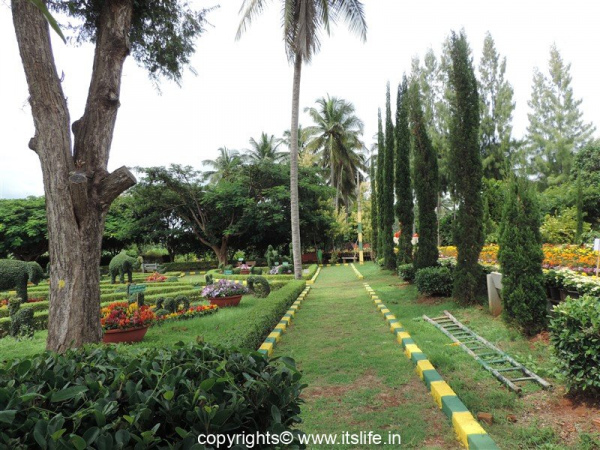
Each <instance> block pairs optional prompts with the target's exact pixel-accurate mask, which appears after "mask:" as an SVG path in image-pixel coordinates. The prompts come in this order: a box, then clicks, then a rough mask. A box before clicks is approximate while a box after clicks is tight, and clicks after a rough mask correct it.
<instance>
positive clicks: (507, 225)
mask: <svg viewBox="0 0 600 450" xmlns="http://www.w3.org/2000/svg"><path fill="white" fill-rule="evenodd" d="M499 246H500V249H499V250H498V261H499V262H500V269H501V272H502V303H503V305H504V310H503V316H504V318H505V319H506V320H507V321H508V322H511V323H514V324H515V325H517V326H518V327H520V328H521V330H522V331H523V332H524V333H526V334H528V335H535V334H537V333H539V332H540V331H541V330H543V329H544V328H545V325H546V322H547V311H546V290H545V287H544V275H543V273H542V261H543V259H544V253H543V251H542V237H541V235H540V214H539V209H538V206H537V198H536V195H535V192H534V191H533V189H532V188H531V186H530V185H529V184H528V182H527V181H525V180H516V181H513V182H511V183H510V185H509V187H508V190H507V195H506V198H505V202H504V211H503V214H502V223H501V226H500V240H499Z"/></svg>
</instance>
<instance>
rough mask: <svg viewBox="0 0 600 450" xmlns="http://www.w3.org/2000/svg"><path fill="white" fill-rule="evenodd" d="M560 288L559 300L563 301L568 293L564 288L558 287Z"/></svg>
mask: <svg viewBox="0 0 600 450" xmlns="http://www.w3.org/2000/svg"><path fill="white" fill-rule="evenodd" d="M559 290H560V301H561V302H564V301H565V299H566V298H567V296H568V295H569V293H568V292H567V290H566V289H562V288H561V289H559Z"/></svg>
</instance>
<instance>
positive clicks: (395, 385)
mask: <svg viewBox="0 0 600 450" xmlns="http://www.w3.org/2000/svg"><path fill="white" fill-rule="evenodd" d="M357 267H358V268H359V270H362V267H363V266H357ZM362 283H363V282H362V280H358V279H357V277H356V275H355V274H354V272H353V271H352V268H351V267H348V266H337V267H327V268H323V269H322V271H321V274H320V275H319V277H318V279H317V281H316V283H315V285H314V286H313V288H312V290H311V291H310V294H309V295H308V297H307V298H306V300H305V301H304V302H303V304H302V309H301V310H300V311H299V312H298V314H296V316H295V318H294V320H293V322H292V326H291V327H290V328H289V329H288V332H287V333H286V334H285V335H284V336H283V337H282V340H281V342H280V343H279V344H278V345H277V346H276V349H275V354H274V356H283V355H285V356H290V357H292V358H294V359H295V360H296V362H297V364H298V367H299V368H300V370H302V372H303V374H304V377H303V381H304V382H306V383H307V384H308V387H307V388H306V389H305V390H304V392H303V394H302V397H303V399H304V401H305V404H304V405H303V407H302V419H303V421H304V423H303V424H301V426H300V428H301V429H302V430H303V431H305V432H306V433H312V434H324V433H332V434H338V436H339V437H338V439H341V433H342V432H349V433H360V432H361V431H362V432H369V431H373V432H374V433H378V434H380V435H381V436H382V438H383V439H386V438H387V436H388V433H399V434H400V435H401V437H402V448H419V449H452V448H459V445H458V443H457V441H456V440H455V438H454V433H453V431H452V428H451V427H450V426H449V424H448V421H447V419H446V417H445V416H444V415H443V413H442V412H441V411H440V410H439V409H438V408H437V406H436V405H435V402H434V401H433V399H432V398H431V396H430V394H429V392H428V390H427V388H426V387H425V385H424V384H423V383H422V382H421V380H420V379H419V377H418V376H417V375H416V373H415V371H414V366H413V364H412V363H411V362H410V361H409V360H408V359H406V358H405V356H404V355H403V354H402V349H401V346H400V345H399V344H398V343H397V342H396V340H395V338H394V335H392V334H391V333H390V331H389V328H388V326H386V324H385V322H384V321H383V320H382V317H381V315H380V314H379V312H377V310H376V309H375V308H374V307H373V303H372V302H371V300H370V299H369V297H368V295H367V293H366V291H365V289H364V287H363V284H362ZM317 448H327V447H325V446H319V447H317ZM331 448H335V449H343V448H348V449H350V448H352V449H366V448H380V446H377V445H373V446H368V445H363V446H360V445H358V446H357V445H349V446H341V445H337V446H335V447H331ZM389 448H398V447H396V446H392V447H389Z"/></svg>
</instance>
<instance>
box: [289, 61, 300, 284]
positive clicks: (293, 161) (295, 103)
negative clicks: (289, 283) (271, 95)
mask: <svg viewBox="0 0 600 450" xmlns="http://www.w3.org/2000/svg"><path fill="white" fill-rule="evenodd" d="M301 74H302V55H299V54H298V53H296V57H295V60H294V83H293V85H292V128H291V134H292V136H291V140H292V145H291V148H290V199H291V222H292V247H293V256H294V276H295V278H296V279H297V280H300V279H301V278H302V244H301V243H300V212H299V210H298V112H299V110H300V76H301Z"/></svg>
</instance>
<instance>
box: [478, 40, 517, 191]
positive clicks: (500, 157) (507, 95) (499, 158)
mask: <svg viewBox="0 0 600 450" xmlns="http://www.w3.org/2000/svg"><path fill="white" fill-rule="evenodd" d="M505 73H506V57H504V58H502V59H500V55H499V54H498V52H497V51H496V46H495V43H494V39H493V38H492V35H491V34H490V33H489V32H488V33H487V34H486V35H485V40H484V41H483V55H482V57H481V61H480V63H479V99H480V113H481V127H480V131H479V142H480V147H481V158H482V164H483V176H484V177H486V178H493V179H496V180H500V179H503V178H504V177H505V176H506V173H505V172H506V169H507V168H510V166H508V167H507V161H510V160H511V158H510V153H511V133H512V124H511V121H512V114H513V111H514V110H515V102H514V101H513V93H514V92H513V88H512V86H511V85H510V83H509V82H508V81H506V80H505V79H504V75H505Z"/></svg>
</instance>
